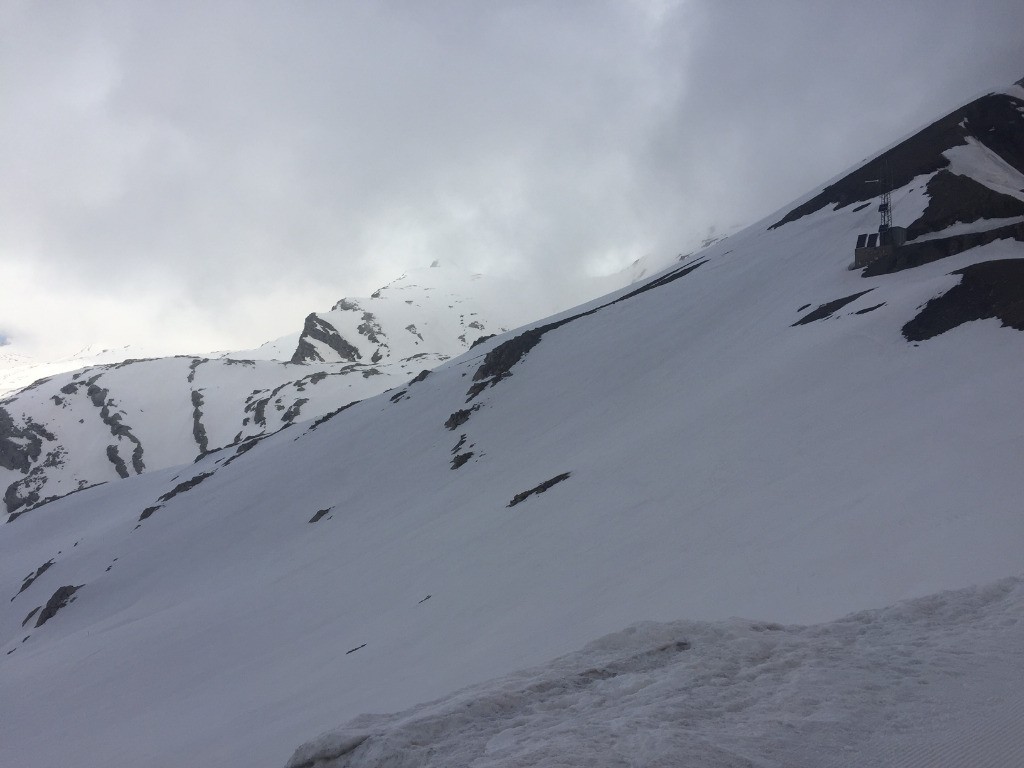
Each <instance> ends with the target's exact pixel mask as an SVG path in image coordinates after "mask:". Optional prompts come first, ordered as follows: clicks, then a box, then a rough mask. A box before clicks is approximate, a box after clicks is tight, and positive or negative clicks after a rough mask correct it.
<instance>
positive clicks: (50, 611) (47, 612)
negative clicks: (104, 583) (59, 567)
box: [36, 584, 84, 628]
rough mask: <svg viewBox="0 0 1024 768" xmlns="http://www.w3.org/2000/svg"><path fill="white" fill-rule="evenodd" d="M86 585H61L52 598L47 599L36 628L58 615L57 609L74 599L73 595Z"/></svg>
mask: <svg viewBox="0 0 1024 768" xmlns="http://www.w3.org/2000/svg"><path fill="white" fill-rule="evenodd" d="M83 586H84V585H82V584H79V585H78V586H77V587H75V586H72V585H71V584H68V585H65V586H63V587H59V588H58V589H57V591H56V592H54V593H53V594H52V595H51V596H50V599H49V600H47V601H46V605H44V606H43V610H42V611H41V612H40V613H39V619H38V620H37V621H36V628H39V627H41V626H43V624H45V623H46V622H48V621H49V620H50V619H52V618H53V617H54V616H56V615H57V611H59V610H60V609H61V608H63V607H64V606H66V605H67V604H68V603H70V602H71V600H72V597H71V596H72V595H73V594H75V592H77V591H78V590H80V589H81V588H82V587H83Z"/></svg>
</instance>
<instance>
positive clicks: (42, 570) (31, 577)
mask: <svg viewBox="0 0 1024 768" xmlns="http://www.w3.org/2000/svg"><path fill="white" fill-rule="evenodd" d="M77 544H78V542H75V545H76V546H77ZM52 565H53V560H52V559H51V560H47V561H46V562H45V563H43V564H42V565H40V566H39V567H38V568H36V571H35V573H30V574H29V575H28V576H26V577H25V579H24V581H22V582H21V589H19V590H18V595H20V594H21V593H22V592H24V591H25V590H26V589H28V588H29V587H31V586H32V582H34V581H35V580H36V579H38V578H39V577H40V576H42V575H43V574H44V573H46V572H47V571H48V570H50V566H52ZM18 595H15V596H14V597H17V596H18ZM14 597H12V598H11V602H12V603H13V602H14Z"/></svg>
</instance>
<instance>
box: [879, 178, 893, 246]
mask: <svg viewBox="0 0 1024 768" xmlns="http://www.w3.org/2000/svg"><path fill="white" fill-rule="evenodd" d="M878 183H879V184H880V185H881V187H882V202H881V203H879V204H878V215H879V219H880V221H879V223H878V233H879V234H885V233H886V232H888V231H889V228H890V227H892V174H891V173H890V171H889V164H888V163H886V164H885V165H884V166H883V167H882V178H880V179H879V180H878Z"/></svg>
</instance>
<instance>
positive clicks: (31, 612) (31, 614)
mask: <svg viewBox="0 0 1024 768" xmlns="http://www.w3.org/2000/svg"><path fill="white" fill-rule="evenodd" d="M42 607H43V606H41V605H37V606H36V607H35V608H33V609H32V610H31V611H29V612H28V616H26V617H25V618H24V619H22V620H21V626H23V627H24V626H25V625H26V624H28V623H29V622H30V621H31V620H32V617H33V616H35V615H36V614H37V613H39V610H40V609H41V608H42Z"/></svg>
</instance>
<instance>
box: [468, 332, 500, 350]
mask: <svg viewBox="0 0 1024 768" xmlns="http://www.w3.org/2000/svg"><path fill="white" fill-rule="evenodd" d="M493 338H494V334H493V333H489V334H487V335H486V336H478V337H477V338H476V339H475V340H474V341H473V343H472V344H470V345H469V348H470V349H473V347H478V346H480V345H481V344H483V343H484V342H485V341H487V340H488V339H493Z"/></svg>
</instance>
